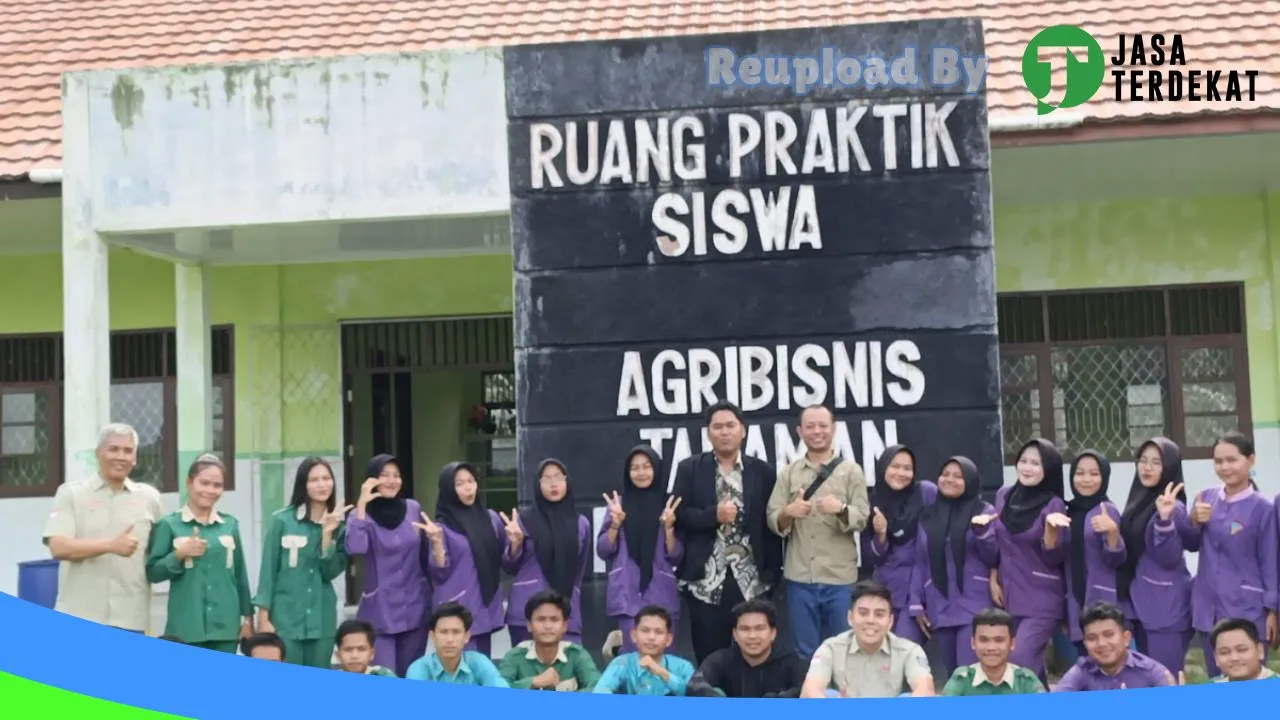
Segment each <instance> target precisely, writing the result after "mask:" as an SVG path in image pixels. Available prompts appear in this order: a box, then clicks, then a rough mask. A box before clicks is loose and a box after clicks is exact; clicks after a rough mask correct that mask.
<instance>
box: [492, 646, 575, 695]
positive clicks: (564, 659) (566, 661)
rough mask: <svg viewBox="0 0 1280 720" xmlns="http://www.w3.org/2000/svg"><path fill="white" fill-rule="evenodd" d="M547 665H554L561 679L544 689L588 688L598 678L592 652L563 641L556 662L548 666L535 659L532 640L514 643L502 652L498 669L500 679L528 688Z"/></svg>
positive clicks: (535, 653) (515, 686)
mask: <svg viewBox="0 0 1280 720" xmlns="http://www.w3.org/2000/svg"><path fill="white" fill-rule="evenodd" d="M548 667H554V668H555V669H556V674H557V675H559V676H560V683H559V684H558V685H557V686H556V687H554V688H546V689H547V690H559V691H569V692H591V691H592V690H593V689H595V686H596V682H598V681H599V680H600V671H599V670H598V669H596V663H595V661H594V660H592V659H591V655H590V654H589V653H588V652H587V651H586V650H584V649H583V648H582V646H580V645H574V644H573V643H567V642H562V643H560V648H559V650H558V651H557V653H556V658H555V662H554V663H552V664H551V665H550V666H548V665H545V664H543V662H542V661H541V660H539V659H538V651H537V650H536V649H535V648H534V643H533V641H532V640H526V641H525V642H522V643H520V644H519V645H516V646H515V647H513V648H511V649H510V650H508V651H507V654H506V655H504V656H503V658H502V663H501V664H500V665H499V666H498V672H499V673H501V674H502V679H504V680H506V681H507V684H509V685H510V686H511V687H513V688H517V689H520V690H528V689H529V688H530V687H531V686H532V685H533V679H534V678H535V677H537V676H539V675H541V674H542V673H543V672H544V671H545V670H546V669H547V668H548Z"/></svg>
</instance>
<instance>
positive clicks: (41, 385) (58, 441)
mask: <svg viewBox="0 0 1280 720" xmlns="http://www.w3.org/2000/svg"><path fill="white" fill-rule="evenodd" d="M27 392H48V393H49V416H48V420H49V438H48V440H49V446H48V448H47V449H46V450H45V452H46V453H47V455H48V457H47V458H46V460H45V463H46V465H45V466H46V467H47V468H48V473H47V474H46V475H45V479H44V482H42V483H39V484H37V485H23V486H17V485H6V484H3V483H0V499H2V500H16V499H19V498H42V497H53V495H54V494H55V493H57V492H58V486H60V485H62V477H63V474H64V473H63V464H64V463H65V460H66V459H65V458H64V457H63V454H64V453H63V443H62V430H63V427H62V426H63V422H64V417H63V404H62V403H63V399H62V382H61V381H58V382H22V383H0V396H3V395H21V394H25V393H27ZM3 426H4V424H3V423H2V422H0V427H3ZM0 454H2V453H0Z"/></svg>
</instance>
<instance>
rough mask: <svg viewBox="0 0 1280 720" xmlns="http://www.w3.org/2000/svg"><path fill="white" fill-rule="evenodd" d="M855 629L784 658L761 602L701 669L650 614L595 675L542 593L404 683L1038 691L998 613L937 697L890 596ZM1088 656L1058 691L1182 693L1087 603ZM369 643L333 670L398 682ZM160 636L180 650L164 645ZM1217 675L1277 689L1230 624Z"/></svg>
mask: <svg viewBox="0 0 1280 720" xmlns="http://www.w3.org/2000/svg"><path fill="white" fill-rule="evenodd" d="M850 599H851V601H852V602H851V610H850V612H849V616H848V622H849V624H850V630H849V631H846V632H842V633H839V634H837V635H836V636H834V637H832V638H829V639H827V640H826V641H825V642H823V643H822V645H821V646H820V647H819V648H818V652H817V653H816V654H815V655H814V657H813V659H812V661H811V662H806V661H805V659H803V658H801V657H800V656H799V655H797V654H796V653H795V652H794V651H788V650H786V649H784V648H780V647H779V646H778V645H777V644H776V642H777V638H778V623H777V615H776V612H775V610H774V606H773V604H772V603H771V602H769V601H768V600H759V599H757V600H745V601H743V602H741V603H739V604H738V605H737V606H735V607H734V609H733V612H732V624H733V640H734V642H733V645H732V646H731V647H728V648H723V649H721V650H717V651H716V652H714V653H712V654H711V655H710V656H708V657H707V659H706V660H704V661H703V662H702V663H701V665H700V666H699V667H697V668H695V667H694V666H693V664H692V663H690V662H689V661H688V660H685V659H683V658H680V657H677V656H675V655H672V654H670V653H669V652H668V650H669V648H670V647H671V644H672V642H673V640H674V634H673V632H672V624H671V616H670V613H668V612H667V611H666V609H665V608H662V607H659V606H657V605H651V606H647V607H645V608H642V609H641V610H640V612H639V613H637V615H636V616H635V617H634V618H633V621H634V627H633V629H632V631H631V636H632V641H633V643H634V646H635V650H634V651H632V652H630V653H626V654H623V655H620V656H618V657H616V658H613V659H612V660H611V661H610V662H609V663H608V665H607V666H606V667H605V670H604V672H603V673H602V672H600V670H599V669H598V668H597V666H596V663H595V661H594V660H593V659H592V657H591V655H590V653H588V652H587V650H586V649H584V648H583V647H582V646H581V645H579V644H577V643H573V642H569V641H568V640H567V633H568V627H569V613H570V606H569V601H568V599H566V598H565V597H563V596H562V595H560V594H559V593H558V592H556V591H555V590H543V591H540V592H538V593H536V594H535V595H534V596H533V597H532V598H530V600H529V602H528V603H526V605H525V610H524V615H525V619H526V620H527V622H528V626H527V627H528V629H529V632H530V638H529V639H528V640H525V641H523V642H521V643H520V644H518V645H516V646H515V647H513V648H512V649H511V650H510V651H508V652H507V653H506V654H505V655H504V656H503V657H502V659H501V661H500V662H499V663H497V664H495V663H494V662H493V660H492V659H491V658H490V657H489V656H488V655H487V654H485V653H481V652H477V651H475V650H469V649H467V646H468V643H469V641H470V639H471V636H470V635H471V634H470V630H471V627H472V623H473V620H474V618H473V617H472V615H471V613H470V612H469V611H468V610H467V609H466V608H465V607H464V606H462V605H461V604H459V603H456V602H447V603H445V604H443V605H441V606H440V607H438V608H436V609H435V610H434V611H433V612H432V614H431V617H430V620H429V623H428V628H429V638H430V645H431V649H430V650H429V651H428V652H427V653H426V655H424V656H423V657H422V658H419V659H418V660H416V661H415V662H413V663H412V664H410V665H409V668H408V670H407V671H406V672H405V674H404V677H405V678H406V679H409V680H420V681H427V682H439V683H449V684H461V685H475V686H481V687H494V688H515V689H522V690H550V691H559V692H594V693H609V694H613V693H617V694H627V695H649V696H668V695H676V696H680V695H683V696H690V697H738V698H887V697H899V696H911V697H930V696H934V695H943V696H952V697H955V696H987V695H1017V694H1035V693H1043V692H1045V685H1044V684H1043V682H1042V679H1041V678H1040V677H1038V676H1037V675H1036V673H1035V672H1033V671H1031V670H1030V669H1028V668H1024V667H1021V666H1018V665H1016V664H1015V663H1013V662H1011V660H1010V657H1011V655H1012V652H1013V649H1014V647H1015V629H1016V625H1017V621H1016V620H1015V618H1014V616H1013V615H1010V614H1009V613H1008V612H1006V611H1004V610H1001V609H999V608H986V609H983V610H981V611H979V612H978V613H977V614H975V615H974V617H973V619H972V620H971V622H970V626H969V627H968V628H967V631H968V634H969V636H970V637H969V639H968V645H969V647H970V649H971V650H972V651H973V652H974V655H975V657H976V658H977V660H976V662H974V663H971V664H968V665H963V666H961V667H959V668H956V669H955V671H954V672H953V673H952V674H951V676H950V679H949V680H947V682H946V684H945V685H944V686H943V688H942V690H941V692H936V691H935V686H934V680H933V675H932V672H931V670H930V665H929V660H928V659H927V657H926V655H925V651H924V649H923V648H922V647H921V646H920V645H918V644H916V643H914V642H912V641H910V640H906V639H904V638H901V637H898V636H896V635H894V634H893V633H892V632H890V628H891V627H892V625H893V623H894V616H893V611H892V594H891V593H890V592H889V590H888V588H886V587H884V586H883V585H881V584H880V583H878V582H876V581H874V580H864V581H861V582H859V583H857V584H855V585H854V587H853V590H852V593H851V596H850ZM1079 626H1080V628H1081V633H1082V635H1083V637H1084V640H1083V645H1084V647H1085V653H1086V654H1085V657H1084V658H1083V659H1082V660H1080V661H1079V662H1077V663H1076V664H1075V665H1074V666H1073V667H1072V668H1071V669H1070V670H1068V671H1067V673H1066V674H1065V675H1064V676H1063V677H1062V679H1061V681H1060V682H1058V683H1057V684H1056V685H1054V686H1053V688H1052V690H1053V692H1089V691H1095V690H1122V689H1127V688H1133V689H1138V688H1150V687H1164V686H1171V685H1183V684H1186V676H1185V674H1184V673H1183V672H1179V673H1178V675H1177V676H1176V677H1175V676H1174V674H1173V673H1172V671H1170V670H1169V669H1168V668H1166V667H1165V666H1164V665H1162V664H1160V663H1159V662H1157V661H1155V660H1153V659H1151V658H1150V657H1148V656H1146V655H1143V654H1141V653H1139V652H1137V651H1136V650H1133V649H1132V647H1131V646H1132V642H1133V634H1132V632H1131V631H1130V630H1129V623H1128V620H1127V618H1126V617H1125V615H1124V613H1123V612H1122V611H1121V610H1120V608H1118V607H1116V606H1114V605H1111V604H1108V603H1095V604H1093V605H1090V606H1088V607H1086V608H1085V609H1084V610H1083V612H1082V613H1081V615H1080V622H1079ZM376 638H377V632H376V630H375V629H374V627H373V625H371V624H370V623H369V622H367V621H364V620H348V621H346V622H344V623H342V624H341V625H340V626H339V627H338V630H337V632H336V634H335V638H334V640H335V646H336V647H337V657H338V665H337V668H338V669H339V670H342V671H344V672H349V673H356V674H362V675H375V676H381V677H398V676H397V674H396V673H395V672H393V671H392V670H390V669H388V668H385V667H382V666H379V665H376V664H374V646H375V645H376V642H377V640H376ZM164 639H167V640H175V641H179V642H180V640H178V638H174V637H171V636H165V637H164ZM1209 644H1210V645H1211V647H1213V648H1214V653H1215V657H1216V658H1217V662H1218V663H1219V665H1220V666H1221V667H1222V675H1221V676H1219V677H1217V678H1215V679H1214V681H1215V682H1237V681H1247V680H1259V679H1273V678H1275V677H1277V676H1276V674H1275V673H1273V672H1272V671H1271V670H1270V669H1268V668H1267V667H1266V665H1265V664H1264V658H1265V654H1266V650H1265V647H1264V644H1263V642H1262V640H1261V638H1260V637H1259V636H1258V634H1257V628H1256V627H1255V626H1254V624H1253V623H1252V622H1251V621H1249V620H1245V619H1240V618H1232V619H1227V620H1224V621H1222V622H1220V623H1218V625H1217V626H1216V627H1215V628H1214V629H1213V631H1212V633H1211V634H1210V638H1209ZM241 651H242V652H243V653H244V654H245V655H247V656H249V657H251V658H257V659H261V660H270V661H276V662H285V661H288V660H289V654H288V645H287V644H286V643H285V641H284V640H282V639H281V638H280V637H279V636H278V635H276V634H275V633H257V634H254V635H252V636H250V637H248V638H246V639H245V640H243V641H242V642H241Z"/></svg>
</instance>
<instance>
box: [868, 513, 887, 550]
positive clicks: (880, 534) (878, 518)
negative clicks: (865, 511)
mask: <svg viewBox="0 0 1280 720" xmlns="http://www.w3.org/2000/svg"><path fill="white" fill-rule="evenodd" d="M871 529H872V530H874V531H875V533H876V537H877V538H879V539H880V542H884V541H885V540H886V539H887V538H888V537H889V519H888V518H886V517H885V516H884V513H882V512H880V508H878V507H873V508H871Z"/></svg>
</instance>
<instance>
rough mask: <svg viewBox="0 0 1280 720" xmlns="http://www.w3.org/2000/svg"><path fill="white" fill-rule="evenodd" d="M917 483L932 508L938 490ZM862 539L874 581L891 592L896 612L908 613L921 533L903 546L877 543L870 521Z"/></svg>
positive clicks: (927, 503) (926, 484) (931, 485)
mask: <svg viewBox="0 0 1280 720" xmlns="http://www.w3.org/2000/svg"><path fill="white" fill-rule="evenodd" d="M917 482H919V483H920V495H921V497H922V498H923V499H924V504H925V505H926V506H929V505H932V504H933V503H934V501H935V500H937V498H938V486H937V485H934V484H933V483H931V482H929V481H928V480H918V481H917ZM861 535H862V537H861V544H862V561H863V562H864V563H870V565H871V567H872V568H874V570H875V572H874V574H873V575H872V577H873V578H875V579H876V580H877V581H879V582H880V583H881V584H883V585H884V586H885V587H887V588H889V594H890V595H892V596H893V609H894V611H895V612H896V611H900V610H904V609H906V607H907V606H908V605H910V604H911V579H912V576H913V574H914V572H915V565H916V543H917V542H918V540H919V532H918V531H917V533H916V537H913V538H911V539H910V540H908V541H906V542H904V543H902V544H901V545H894V544H893V543H891V542H890V543H885V544H881V543H880V541H879V540H877V539H876V531H875V529H874V528H873V527H872V525H871V521H870V520H867V528H866V529H865V530H863V531H862V533H861Z"/></svg>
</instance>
